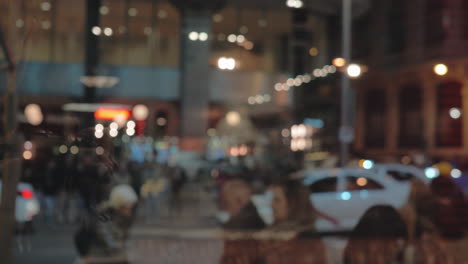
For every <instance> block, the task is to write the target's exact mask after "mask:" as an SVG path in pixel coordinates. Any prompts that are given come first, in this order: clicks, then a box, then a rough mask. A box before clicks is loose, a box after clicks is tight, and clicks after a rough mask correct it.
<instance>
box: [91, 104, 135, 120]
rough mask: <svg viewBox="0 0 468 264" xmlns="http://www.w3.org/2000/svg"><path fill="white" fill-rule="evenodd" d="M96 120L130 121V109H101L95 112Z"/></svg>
mask: <svg viewBox="0 0 468 264" xmlns="http://www.w3.org/2000/svg"><path fill="white" fill-rule="evenodd" d="M94 118H96V119H99V120H115V119H116V118H122V119H125V120H128V119H129V118H130V111H129V110H128V109H118V108H103V107H101V108H98V110H96V112H94Z"/></svg>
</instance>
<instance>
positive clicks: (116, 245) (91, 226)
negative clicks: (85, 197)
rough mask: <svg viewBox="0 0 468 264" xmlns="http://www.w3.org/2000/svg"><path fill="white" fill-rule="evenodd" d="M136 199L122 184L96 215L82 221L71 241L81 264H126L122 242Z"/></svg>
mask: <svg viewBox="0 0 468 264" xmlns="http://www.w3.org/2000/svg"><path fill="white" fill-rule="evenodd" d="M137 202H138V197H137V195H136V193H135V192H134V191H133V189H132V187H130V186H129V185H126V184H122V185H117V186H115V187H114V188H113V189H112V191H111V193H110V197H109V199H108V200H107V201H105V202H103V203H101V204H100V206H99V208H98V210H97V211H96V214H94V215H93V217H92V218H89V221H87V222H83V223H82V225H81V226H80V228H79V229H78V231H77V232H76V233H75V236H74V242H75V247H76V249H77V251H78V254H79V257H80V260H81V262H83V263H85V264H97V263H109V264H128V263H129V262H128V256H127V250H126V241H127V239H128V235H129V229H130V227H131V225H132V223H133V220H134V214H133V211H134V207H135V205H136V203H137Z"/></svg>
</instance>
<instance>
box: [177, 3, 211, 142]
mask: <svg viewBox="0 0 468 264" xmlns="http://www.w3.org/2000/svg"><path fill="white" fill-rule="evenodd" d="M211 15H212V12H211V11H210V10H209V9H190V8H186V9H183V10H182V17H183V18H182V30H181V34H182V36H181V43H182V45H181V65H180V69H181V71H180V73H181V87H180V89H181V91H180V94H181V124H180V125H181V126H180V135H181V148H182V149H183V150H190V151H202V150H203V149H204V140H205V135H206V129H207V126H208V114H207V113H208V106H209V98H210V96H209V95H210V90H209V86H208V85H209V80H210V68H209V58H210V43H211V41H210V39H211V38H212V36H211ZM191 32H197V33H198V34H199V35H200V33H206V34H208V36H209V38H208V40H204V41H202V40H200V39H199V38H198V39H197V40H190V39H189V34H190V33H191Z"/></svg>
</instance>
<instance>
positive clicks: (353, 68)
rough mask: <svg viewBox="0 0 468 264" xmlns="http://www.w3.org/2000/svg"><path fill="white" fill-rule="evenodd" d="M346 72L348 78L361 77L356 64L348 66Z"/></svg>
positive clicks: (359, 68) (359, 69)
mask: <svg viewBox="0 0 468 264" xmlns="http://www.w3.org/2000/svg"><path fill="white" fill-rule="evenodd" d="M346 72H347V73H348V76H349V77H351V78H358V77H359V76H361V66H359V65H357V64H350V65H349V66H348V69H347V70H346Z"/></svg>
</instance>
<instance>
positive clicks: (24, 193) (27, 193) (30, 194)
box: [19, 190, 34, 200]
mask: <svg viewBox="0 0 468 264" xmlns="http://www.w3.org/2000/svg"><path fill="white" fill-rule="evenodd" d="M19 195H21V197H23V198H24V199H26V200H30V199H32V198H34V193H33V192H32V191H31V190H22V191H20V192H19Z"/></svg>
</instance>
